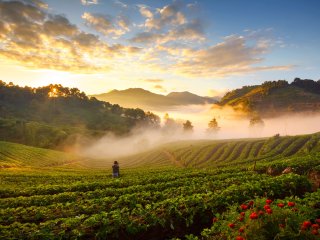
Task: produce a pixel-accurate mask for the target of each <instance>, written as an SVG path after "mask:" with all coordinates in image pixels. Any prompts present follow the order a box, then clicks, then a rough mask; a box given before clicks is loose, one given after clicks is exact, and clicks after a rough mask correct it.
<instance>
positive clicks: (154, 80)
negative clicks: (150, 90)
mask: <svg viewBox="0 0 320 240" xmlns="http://www.w3.org/2000/svg"><path fill="white" fill-rule="evenodd" d="M142 81H144V82H150V83H160V82H163V81H164V80H163V79H158V78H151V79H143V80H142Z"/></svg>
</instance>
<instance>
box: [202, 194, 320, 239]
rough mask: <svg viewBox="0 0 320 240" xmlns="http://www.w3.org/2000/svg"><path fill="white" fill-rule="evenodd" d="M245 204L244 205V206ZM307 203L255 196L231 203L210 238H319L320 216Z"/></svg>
mask: <svg viewBox="0 0 320 240" xmlns="http://www.w3.org/2000/svg"><path fill="white" fill-rule="evenodd" d="M244 206H245V207H244ZM318 218H319V216H317V215H316V213H315V211H314V209H313V208H312V207H310V206H308V205H303V204H300V203H296V202H295V201H293V200H291V199H290V201H286V200H276V199H274V200H271V199H259V198H258V199H255V201H252V200H251V201H250V202H248V203H243V204H241V205H240V206H232V207H231V208H230V210H229V211H227V212H225V214H223V215H222V216H220V217H219V220H218V221H216V222H215V223H214V224H213V225H212V227H211V229H206V230H204V231H203V232H202V236H203V237H204V238H209V239H233V240H234V239H236V240H255V239H262V240H263V239H282V240H298V239H320V227H319V223H320V219H318Z"/></svg>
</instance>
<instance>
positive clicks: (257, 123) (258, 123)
mask: <svg viewBox="0 0 320 240" xmlns="http://www.w3.org/2000/svg"><path fill="white" fill-rule="evenodd" d="M249 126H250V127H263V126H264V121H263V120H262V119H261V117H260V116H257V115H256V116H253V117H252V118H251V119H250V124H249Z"/></svg>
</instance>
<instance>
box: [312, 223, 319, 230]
mask: <svg viewBox="0 0 320 240" xmlns="http://www.w3.org/2000/svg"><path fill="white" fill-rule="evenodd" d="M311 227H312V228H313V229H317V230H318V229H319V224H312V225H311Z"/></svg>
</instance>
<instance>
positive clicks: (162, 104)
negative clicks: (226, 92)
mask: <svg viewBox="0 0 320 240" xmlns="http://www.w3.org/2000/svg"><path fill="white" fill-rule="evenodd" d="M92 97H95V98H97V99H99V100H101V101H106V102H110V103H113V104H119V105H120V106H123V107H130V108H142V109H144V110H165V109H168V108H171V107H177V106H180V105H192V104H206V103H209V104H212V103H216V102H217V101H218V98H215V97H202V96H198V95H196V94H193V93H190V92H187V91H185V92H171V93H169V94H168V95H161V94H156V93H153V92H150V91H147V90H145V89H142V88H129V89H126V90H112V91H110V92H108V93H102V94H98V95H92Z"/></svg>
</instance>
